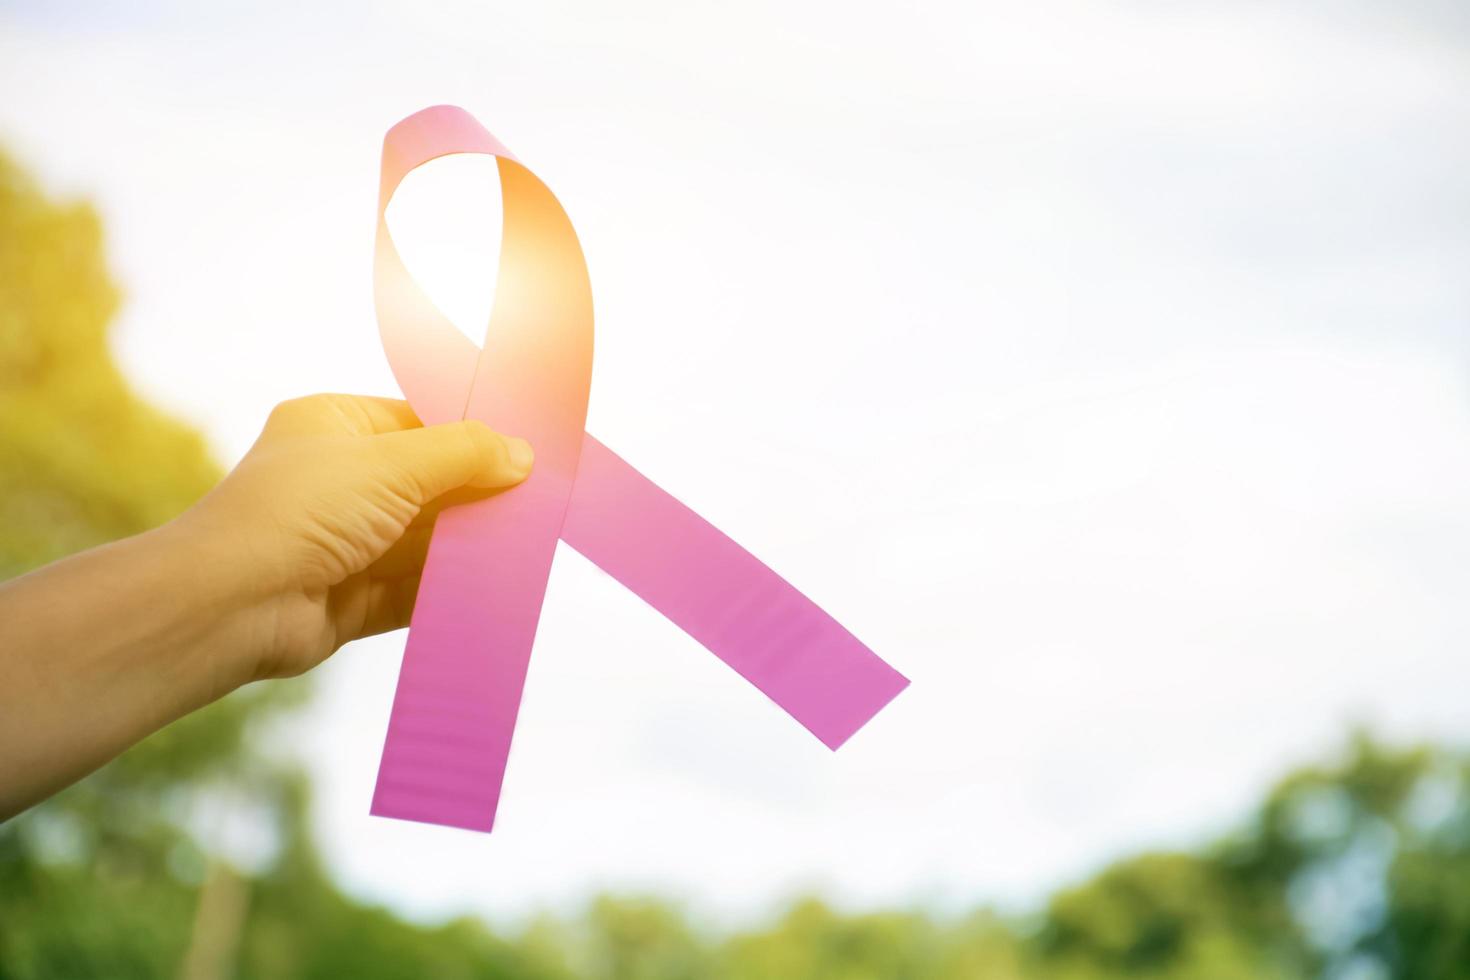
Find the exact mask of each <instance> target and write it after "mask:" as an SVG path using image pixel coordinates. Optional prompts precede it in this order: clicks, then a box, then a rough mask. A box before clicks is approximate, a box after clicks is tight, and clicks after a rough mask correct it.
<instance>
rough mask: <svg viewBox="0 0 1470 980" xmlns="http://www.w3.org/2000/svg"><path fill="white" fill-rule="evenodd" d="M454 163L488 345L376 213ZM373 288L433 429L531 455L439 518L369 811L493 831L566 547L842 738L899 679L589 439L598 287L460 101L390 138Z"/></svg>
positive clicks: (552, 213)
mask: <svg viewBox="0 0 1470 980" xmlns="http://www.w3.org/2000/svg"><path fill="white" fill-rule="evenodd" d="M451 153H483V154H489V155H491V156H493V157H496V158H497V161H496V162H497V165H498V169H499V173H500V186H501V201H502V213H503V221H504V225H503V229H502V234H501V247H500V269H499V278H498V280H497V285H496V294H495V304H494V308H493V310H492V312H491V315H490V322H489V325H488V327H487V330H486V338H487V341H486V343H485V345H484V347H483V348H477V347H476V346H475V345H474V344H473V343H472V342H471V341H470V340H469V339H468V338H466V337H465V336H464V335H463V334H462V333H460V332H459V331H458V330H457V329H455V327H454V326H453V324H451V323H450V322H449V320H448V319H447V318H445V316H444V315H443V314H442V313H441V312H440V311H439V310H438V309H437V308H436V307H435V306H434V305H433V303H431V302H430V301H429V299H428V298H427V297H426V296H425V295H424V294H423V292H421V291H420V289H419V288H418V286H417V284H415V282H414V280H413V278H412V277H411V276H410V275H409V273H408V270H407V269H406V268H405V267H404V264H403V262H402V260H401V259H400V258H399V256H398V252H397V251H396V250H395V249H394V247H393V240H392V237H391V236H390V234H389V232H388V225H387V221H386V218H385V214H386V211H387V207H388V202H389V201H390V200H392V197H393V193H394V191H395V190H396V189H397V187H398V185H399V183H400V182H401V181H402V180H403V178H404V177H405V176H406V175H407V174H408V173H409V171H411V170H413V169H414V168H415V167H418V166H420V165H421V164H424V163H427V162H429V161H430V160H433V159H435V158H437V157H441V156H445V155H447V154H451ZM373 284H374V293H375V299H376V305H377V314H378V327H379V332H380V334H381V335H382V341H383V348H384V351H385V352H386V353H387V356H388V362H389V364H390V366H391V367H392V369H393V374H394V377H395V378H397V380H398V384H399V387H401V388H402V389H403V393H404V395H405V396H406V397H407V398H408V402H409V404H410V405H411V406H412V407H413V410H414V412H415V413H416V414H417V415H418V417H419V418H420V419H421V420H422V421H423V423H424V424H425V425H433V424H437V423H442V422H453V421H458V420H460V419H466V418H468V419H478V420H480V421H482V422H485V423H487V424H489V425H492V426H493V427H494V428H496V429H498V430H501V431H504V432H513V433H515V434H517V435H520V436H523V437H525V438H526V439H528V440H529V441H530V443H531V445H532V446H534V447H535V450H536V465H535V468H534V469H533V471H532V473H531V475H530V477H529V478H528V479H527V480H526V481H525V482H524V483H522V484H521V485H520V486H518V487H515V488H513V489H511V490H508V491H505V492H503V493H500V494H497V495H495V496H493V497H489V498H487V499H484V500H480V501H476V502H473V503H467V504H462V505H459V506H455V507H450V508H446V509H445V510H444V511H443V512H442V513H441V514H440V515H439V518H438V521H437V522H436V524H435V527H434V532H433V536H432V538H431V540H430V543H429V553H428V558H427V560H426V561H425V564H424V571H423V578H422V580H421V583H420V586H419V593H418V599H417V601H416V603H415V605H414V610H413V618H412V621H411V624H410V626H409V633H408V645H407V648H406V650H405V651H404V656H403V667H402V669H401V672H400V673H399V677H398V689H397V692H396V694H395V695H394V699H393V710H392V714H391V716H390V717H389V720H388V734H387V739H386V741H385V743H384V746H383V758H382V762H381V763H380V765H379V767H378V782H377V788H376V789H375V791H374V793H373V804H372V812H373V813H375V814H378V815H381V816H387V817H397V818H400V819H405V820H418V821H423V822H425V823H435V824H444V825H447V826H453V827H464V828H467V829H471V830H481V831H489V830H490V828H491V826H492V825H493V824H494V822H495V810H496V805H497V804H498V802H499V799H500V787H501V782H502V780H503V778H504V775H505V764H506V759H507V756H508V754H509V752H510V742H511V734H512V731H513V730H514V728H515V720H516V713H517V710H518V709H519V707H520V701H521V691H522V688H523V687H524V685H525V679H526V668H527V666H528V664H529V662H530V656H531V645H532V641H533V639H534V637H535V634H536V624H537V621H538V619H539V618H540V615H541V602H542V599H543V597H544V596H545V593H546V581H547V576H548V575H549V573H550V571H551V559H552V554H553V552H554V550H555V548H556V542H557V539H558V538H560V539H561V540H563V541H565V542H566V543H567V544H569V545H571V546H572V547H573V548H575V549H576V550H577V551H579V552H581V553H582V554H583V555H585V556H586V557H587V558H589V559H591V561H592V562H593V563H595V564H596V565H598V566H599V567H600V568H602V569H603V570H604V571H605V572H607V573H608V574H610V575H612V576H613V578H615V579H617V580H618V581H620V582H622V583H623V585H625V586H627V587H628V588H629V589H630V590H631V591H633V592H634V593H635V594H637V595H638V596H640V597H641V598H642V599H643V600H644V601H646V602H647V603H648V604H649V605H651V606H653V608H655V609H657V610H658V611H659V612H660V613H662V614H663V615H664V616H666V617H667V618H669V619H670V620H672V621H673V622H674V623H676V624H678V625H679V626H680V627H681V628H682V629H683V630H684V631H685V632H687V633H688V634H689V635H690V636H692V637H694V638H695V639H696V640H698V641H699V642H700V643H701V644H703V645H704V646H705V647H707V648H708V649H709V650H710V651H711V652H713V653H714V654H715V655H716V656H717V657H719V658H720V659H721V660H723V661H725V663H727V664H729V665H730V666H731V667H733V668H734V669H735V670H736V671H737V672H738V673H739V674H740V675H741V676H743V677H744V678H745V679H746V680H748V681H750V682H751V683H752V684H754V685H755V686H756V687H758V688H760V690H761V691H763V692H765V694H766V695H767V696H768V697H770V698H771V700H773V701H775V702H776V704H778V705H780V706H781V707H782V708H784V709H785V710H786V711H787V712H788V713H790V714H791V715H792V717H794V718H795V719H796V720H797V721H799V722H801V724H802V725H804V726H806V728H807V729H808V730H810V731H811V732H812V734H814V735H816V736H817V738H819V739H820V740H821V741H822V742H823V743H824V744H826V745H827V746H828V747H830V748H832V749H836V748H837V747H838V746H839V745H841V744H842V743H843V742H844V741H846V740H847V738H848V737H849V736H851V735H852V734H853V733H854V732H855V731H857V730H858V729H859V728H861V727H862V726H863V725H864V724H865V723H866V722H867V721H868V720H869V719H870V718H872V717H873V715H875V714H876V713H877V712H878V711H879V710H880V709H881V708H882V707H883V706H884V705H886V704H887V703H888V702H889V701H891V700H892V699H893V698H894V696H896V695H897V694H898V692H899V691H901V690H903V688H904V687H906V686H907V685H908V679H907V678H905V677H904V676H903V675H902V674H900V673H898V671H896V670H894V669H893V668H892V667H890V666H889V665H888V664H887V663H885V662H884V661H883V660H881V659H880V658H879V657H878V656H877V655H876V654H874V653H873V652H872V651H871V650H869V649H868V648H867V647H866V646H864V645H863V644H862V643H860V642H859V641H858V640H857V639H856V638H855V637H853V635H852V634H851V633H849V632H847V630H845V629H843V628H842V626H841V625H840V624H838V623H837V621H836V620H834V619H833V618H832V617H831V616H828V615H827V614H826V613H825V612H823V611H822V610H821V609H819V608H818V607H817V606H816V605H815V604H814V603H813V602H811V600H809V599H807V598H806V597H805V596H803V595H802V594H801V593H800V592H798V591H797V590H796V589H795V588H793V587H792V586H791V585H789V584H788V583H787V582H786V581H785V580H783V579H782V578H781V577H780V576H778V575H777V574H776V573H775V572H773V571H771V570H770V569H769V568H767V567H766V566H765V565H763V564H762V563H761V562H760V561H759V560H758V559H756V558H755V557H754V556H752V555H751V554H750V553H749V552H747V551H745V549H743V548H741V547H740V546H739V545H738V544H736V543H735V542H734V541H731V540H730V539H729V538H727V537H726V536H725V535H723V534H721V533H720V532H719V531H718V530H716V529H715V528H714V527H713V526H712V525H710V524H709V523H707V522H706V521H705V520H704V519H703V518H701V517H700V516H699V515H698V514H696V513H694V511H692V510H690V509H689V508H687V507H685V506H684V505H683V504H681V503H679V501H677V500H675V499H674V498H673V497H671V496H669V495H668V494H667V493H665V492H664V491H662V490H660V489H659V488H658V487H657V486H655V485H654V484H653V483H652V482H650V481H649V480H648V479H647V478H646V477H644V476H643V475H642V474H641V473H639V472H638V471H637V470H635V469H633V467H631V466H629V465H628V464H627V463H625V462H624V461H623V460H622V459H621V458H619V457H618V456H616V455H615V454H614V453H613V452H612V450H610V449H608V448H607V447H606V446H604V445H603V444H602V443H600V442H598V441H597V440H596V439H594V438H592V436H590V435H588V434H587V433H586V432H585V431H584V424H585V420H586V416H587V395H588V391H589V389H590V387H591V381H592V291H591V285H590V283H589V282H588V277H587V267H586V264H585V262H584V261H583V258H582V251H581V247H580V245H579V244H578V242H577V236H576V233H575V232H574V231H573V230H572V225H571V222H570V220H569V219H568V218H567V216H566V213H565V212H564V211H563V210H562V208H561V205H560V204H559V203H557V200H556V198H555V197H553V196H552V194H551V191H550V190H548V189H547V187H546V185H545V184H543V183H541V181H540V180H538V179H537V178H536V176H535V175H534V174H532V173H531V171H529V170H527V169H526V168H525V167H524V166H522V165H521V164H520V163H519V162H518V161H517V160H516V158H515V157H514V156H513V155H512V154H511V153H510V151H509V150H507V149H506V148H505V147H504V146H502V145H501V143H500V142H499V141H498V140H496V139H495V137H494V136H492V135H490V133H489V132H487V131H486V130H485V129H484V128H483V127H481V126H480V124H479V123H478V122H476V121H475V119H474V118H473V117H472V116H470V115H469V113H467V112H465V111H464V110H463V109H460V108H457V107H455V106H433V107H431V108H428V109H424V110H422V111H420V112H417V113H415V114H414V115H412V116H409V117H408V118H407V119H404V120H403V121H402V122H400V123H398V124H397V125H396V126H394V127H393V128H392V129H390V130H389V131H388V134H387V136H386V137H384V140H383V166H382V183H381V189H380V193H379V197H378V231H377V242H376V247H375V252H374V269H373Z"/></svg>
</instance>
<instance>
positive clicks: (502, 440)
mask: <svg viewBox="0 0 1470 980" xmlns="http://www.w3.org/2000/svg"><path fill="white" fill-rule="evenodd" d="M372 438H373V440H374V441H375V442H376V443H377V444H378V448H379V450H380V451H381V452H382V454H383V455H384V457H386V458H387V459H388V460H389V461H390V462H391V463H392V464H393V465H395V466H397V467H399V468H400V469H401V470H402V471H403V472H404V473H405V474H406V475H407V476H408V477H409V478H410V479H412V480H413V482H414V485H415V487H417V489H418V492H419V495H420V497H421V499H420V500H419V501H418V503H419V504H420V505H421V506H422V505H423V504H426V503H428V502H429V501H430V500H433V499H434V498H435V497H438V496H440V495H442V494H445V493H448V492H449V491H450V490H456V489H458V488H459V487H464V486H472V487H485V488H494V487H512V486H515V485H516V484H517V483H520V482H521V481H522V480H524V479H525V478H526V477H527V476H529V475H530V473H531V463H532V461H533V460H534V458H535V456H534V454H533V453H532V451H531V444H530V443H529V442H527V441H526V440H524V439H517V438H515V437H514V436H503V435H501V434H500V433H498V432H495V431H493V430H492V429H490V427H489V426H486V425H484V424H482V423H480V422H476V421H473V420H467V421H464V422H449V423H446V424H444V425H431V426H426V427H424V428H421V429H404V430H402V431H400V432H388V433H384V434H382V435H377V436H373V437H372Z"/></svg>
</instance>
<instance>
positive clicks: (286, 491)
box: [177, 395, 532, 679]
mask: <svg viewBox="0 0 1470 980" xmlns="http://www.w3.org/2000/svg"><path fill="white" fill-rule="evenodd" d="M531 463H532V452H531V446H530V444H529V443H527V442H526V441H525V440H524V439H516V438H510V437H506V436H502V435H498V434H496V433H495V432H492V431H491V430H490V429H489V428H487V427H486V426H484V425H482V424H480V423H479V422H473V421H469V422H454V423H450V424H447V425H437V426H432V427H429V428H423V427H421V426H420V424H419V420H418V418H417V417H416V416H415V415H414V414H413V412H412V410H411V409H410V408H409V407H408V404H407V403H406V402H401V401H392V400H389V399H382V398H363V397H355V396H351V395H314V396H311V397H308V398H300V399H296V400H294V401H288V402H284V403H282V404H281V405H278V406H277V407H276V409H275V410H274V411H273V412H272V413H271V415H270V418H269V420H268V421H267V422H266V424H265V429H264V430H263V431H262V432H261V434H260V438H259V439H257V440H256V442H255V445H254V446H252V447H251V449H250V451H249V452H248V453H247V454H246V455H245V458H244V459H242V460H241V461H240V464H239V465H238V466H237V467H236V468H235V469H234V471H233V472H232V473H230V475H229V476H228V477H226V478H225V480H224V481H223V482H222V483H221V484H220V485H219V486H218V487H217V488H216V489H215V490H214V491H213V492H212V493H210V494H209V495H208V496H207V497H205V498H204V499H203V500H202V501H200V503H199V504H198V505H197V506H196V507H195V508H194V509H193V510H191V511H190V512H188V513H187V514H185V515H184V516H183V517H181V518H180V519H179V521H178V522H177V523H178V524H179V525H180V530H182V531H185V532H187V533H190V534H193V535H197V536H198V537H199V540H201V541H205V542H210V543H211V548H212V550H213V551H214V552H215V553H217V554H219V555H221V556H223V557H224V558H225V559H226V560H228V561H229V562H230V564H231V565H232V566H233V568H235V569H237V570H238V581H237V583H236V586H235V587H236V588H238V589H239V590H240V595H241V597H242V598H243V599H244V600H245V608H246V609H247V610H248V612H247V616H248V627H249V632H248V636H249V637H250V639H249V640H248V641H247V646H250V647H253V649H252V650H251V654H252V659H253V670H252V671H251V675H250V676H251V679H260V678H266V677H285V676H292V675H295V674H299V673H301V672H303V671H305V670H308V669H310V668H311V667H314V666H316V665H317V664H318V663H320V662H321V661H322V660H324V659H326V657H328V656H329V655H330V654H331V653H332V652H333V651H334V650H336V649H337V648H338V647H340V646H341V645H342V644H344V643H346V642H348V641H350V640H355V639H358V638H359V637H364V636H371V635H373V634H375V633H382V632H385V631H387V630H392V629H398V628H400V627H404V626H407V625H408V620H409V615H410V614H411V612H412V611H413V603H414V597H415V595H416V594H417V592H418V583H419V576H420V574H421V573H422V571H423V566H424V557H425V554H426V553H427V550H428V546H429V536H430V533H431V532H432V530H433V524H434V519H435V517H436V516H437V515H438V512H439V510H440V509H442V507H443V506H445V505H447V504H451V503H455V502H462V501H463V500H465V499H473V498H474V497H476V496H484V495H486V494H489V493H494V492H497V491H499V490H502V489H504V488H506V487H510V486H514V485H515V484H517V483H520V482H521V481H522V480H524V479H525V478H526V476H527V475H528V474H529V473H530V471H531Z"/></svg>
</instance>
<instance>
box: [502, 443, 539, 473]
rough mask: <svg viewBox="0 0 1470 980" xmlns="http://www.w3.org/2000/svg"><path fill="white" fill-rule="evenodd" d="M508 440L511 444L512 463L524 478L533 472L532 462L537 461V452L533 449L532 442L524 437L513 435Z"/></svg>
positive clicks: (512, 466)
mask: <svg viewBox="0 0 1470 980" xmlns="http://www.w3.org/2000/svg"><path fill="white" fill-rule="evenodd" d="M506 442H507V443H508V444H509V446H510V465H511V468H512V469H514V470H515V471H516V472H517V473H519V474H520V475H521V477H522V478H524V477H526V476H527V475H528V474H529V473H530V472H531V464H532V463H534V462H536V454H535V453H534V452H532V451H531V444H530V443H529V442H527V441H526V440H524V439H519V438H517V437H515V436H511V437H510V438H509V439H507V440H506Z"/></svg>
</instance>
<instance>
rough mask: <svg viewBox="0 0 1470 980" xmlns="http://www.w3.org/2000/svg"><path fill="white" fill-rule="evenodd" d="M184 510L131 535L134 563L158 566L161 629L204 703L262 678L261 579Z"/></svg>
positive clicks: (202, 519) (220, 534)
mask: <svg viewBox="0 0 1470 980" xmlns="http://www.w3.org/2000/svg"><path fill="white" fill-rule="evenodd" d="M206 518H207V515H205V514H201V513H198V512H196V511H188V512H186V513H185V514H183V515H180V516H179V517H177V518H175V519H174V520H172V521H170V522H168V523H167V524H164V525H162V526H160V527H157V528H154V529H153V530H151V531H148V532H145V533H144V534H142V535H139V536H138V537H137V538H134V539H131V542H135V543H136V546H137V547H138V549H139V551H140V552H141V555H140V559H139V560H140V562H142V563H146V564H148V565H151V566H152V567H153V568H154V569H155V570H156V575H157V579H156V580H155V583H154V586H153V587H154V589H155V590H156V591H157V593H158V595H157V600H156V601H157V602H158V603H159V604H160V605H161V606H162V608H163V616H164V618H165V619H166V620H167V622H166V623H165V624H161V631H162V632H165V633H167V634H168V636H169V640H168V641H167V643H166V645H167V646H168V647H171V648H173V649H174V650H176V651H177V653H178V655H179V657H180V658H181V659H183V660H184V661H185V664H184V665H181V666H184V667H185V668H186V669H188V670H189V671H190V673H191V674H192V675H193V679H194V684H192V685H189V686H191V687H198V688H199V690H200V693H201V695H202V698H203V700H202V701H201V703H208V702H209V701H213V700H216V699H217V698H220V697H223V696H224V695H226V694H228V693H230V692H231V691H233V690H234V689H235V688H237V687H241V686H243V685H244V684H247V683H249V682H250V681H252V680H255V679H256V678H257V677H258V676H260V671H259V661H260V654H261V648H262V646H263V645H264V644H265V642H266V640H265V639H264V638H263V637H262V633H263V630H262V629H261V618H262V616H261V610H262V609H263V608H264V607H265V605H266V598H267V597H266V596H265V595H263V594H262V589H261V588H260V587H259V583H258V582H257V581H256V580H255V579H254V578H253V577H252V576H251V575H249V574H248V572H247V571H246V569H247V568H248V566H249V561H248V558H247V557H246V556H245V555H242V554H241V553H240V551H239V549H238V548H237V547H236V546H235V545H234V544H233V543H232V541H231V536H230V535H229V534H228V533H226V531H225V530H224V529H223V528H221V527H220V526H218V525H215V524H214V523H213V522H212V521H210V520H208V519H206Z"/></svg>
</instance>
